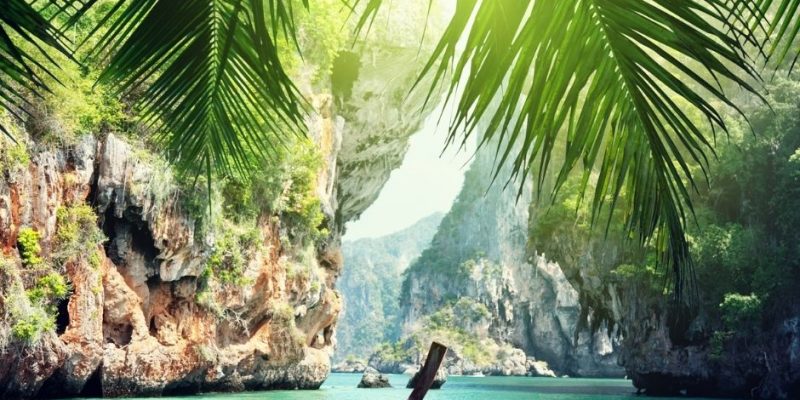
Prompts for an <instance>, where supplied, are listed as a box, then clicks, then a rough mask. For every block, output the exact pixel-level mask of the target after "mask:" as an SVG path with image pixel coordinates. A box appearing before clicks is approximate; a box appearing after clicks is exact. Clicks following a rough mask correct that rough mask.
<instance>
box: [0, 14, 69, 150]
mask: <svg viewBox="0 0 800 400" xmlns="http://www.w3.org/2000/svg"><path fill="white" fill-rule="evenodd" d="M23 43H24V44H26V46H22V44H23ZM50 49H55V51H58V52H61V53H62V54H64V55H66V56H68V57H71V54H72V53H71V50H70V43H69V41H68V40H67V39H66V38H65V37H64V34H63V31H61V30H60V29H57V28H56V27H55V26H53V25H52V24H51V23H50V22H49V21H48V20H47V19H45V18H44V17H42V15H41V14H40V13H39V12H38V11H37V10H36V9H35V8H34V7H33V6H32V5H31V4H29V3H28V2H26V1H25V0H4V1H3V4H2V8H0V71H2V74H0V107H2V108H4V109H6V110H7V111H9V112H10V113H12V114H14V115H15V116H16V117H18V118H21V115H19V113H18V112H17V110H20V109H22V110H23V112H24V108H23V107H19V106H20V105H23V104H25V103H27V101H28V100H27V96H28V95H29V94H31V95H40V92H41V91H48V90H49V88H48V85H47V80H48V78H49V80H52V81H55V82H58V79H57V78H56V76H55V75H54V74H53V72H52V71H53V70H54V69H57V68H58V65H57V63H56V62H55V61H53V59H52V58H51V57H50V55H49V54H48V50H50ZM0 131H2V132H3V133H4V134H5V135H7V136H8V137H9V138H10V139H12V140H14V138H13V137H12V136H11V134H10V132H9V131H8V129H7V128H6V127H4V126H2V125H0Z"/></svg>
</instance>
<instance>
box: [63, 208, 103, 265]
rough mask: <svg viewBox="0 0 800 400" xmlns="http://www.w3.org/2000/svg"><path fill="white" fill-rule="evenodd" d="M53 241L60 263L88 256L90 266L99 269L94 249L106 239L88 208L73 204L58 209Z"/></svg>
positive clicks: (92, 212) (91, 210)
mask: <svg viewBox="0 0 800 400" xmlns="http://www.w3.org/2000/svg"><path fill="white" fill-rule="evenodd" d="M55 239H56V240H55V248H56V250H57V251H56V255H57V257H58V258H59V259H60V261H67V260H70V259H73V258H75V257H79V256H81V255H84V254H89V262H90V264H92V263H96V264H92V266H95V265H96V266H97V267H99V264H100V259H99V255H98V254H96V253H97V250H96V247H97V245H98V244H100V243H102V242H103V241H105V240H106V237H105V235H104V234H103V232H102V230H100V227H98V226H97V215H96V214H95V212H94V210H93V209H92V208H91V207H90V206H88V205H86V204H74V205H68V206H61V207H59V208H58V209H57V210H56V237H55ZM93 258H95V260H93Z"/></svg>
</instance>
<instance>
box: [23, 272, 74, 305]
mask: <svg viewBox="0 0 800 400" xmlns="http://www.w3.org/2000/svg"><path fill="white" fill-rule="evenodd" d="M27 293H28V299H30V301H31V302H33V303H37V302H38V303H44V304H47V303H51V302H52V301H55V300H62V299H65V298H67V294H69V286H68V285H67V281H66V280H65V279H64V276H63V275H61V274H58V273H55V272H51V273H49V274H47V275H45V276H43V277H41V278H39V279H38V280H37V281H36V284H35V285H34V287H33V288H31V289H29V290H28V291H27Z"/></svg>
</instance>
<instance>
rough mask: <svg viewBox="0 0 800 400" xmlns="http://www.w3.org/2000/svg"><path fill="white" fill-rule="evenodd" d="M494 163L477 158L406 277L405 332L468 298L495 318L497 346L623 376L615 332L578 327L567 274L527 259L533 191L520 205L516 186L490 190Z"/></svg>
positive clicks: (590, 372) (575, 296) (558, 366)
mask: <svg viewBox="0 0 800 400" xmlns="http://www.w3.org/2000/svg"><path fill="white" fill-rule="evenodd" d="M492 161H493V159H492V153H491V151H486V152H483V153H479V154H478V156H477V158H476V160H475V162H474V163H473V165H472V166H471V167H470V170H469V171H468V172H467V175H466V178H465V183H464V187H463V189H462V191H461V193H460V194H459V196H458V198H457V200H456V202H455V204H454V205H453V208H452V209H451V211H450V212H449V213H448V214H447V215H446V216H445V218H444V219H443V221H442V223H441V225H440V227H439V230H438V232H437V234H436V236H435V237H434V239H433V242H432V244H431V247H430V248H429V249H427V250H426V251H425V252H423V254H422V256H421V257H420V259H419V260H418V261H417V262H416V263H415V264H414V265H412V267H411V268H410V269H409V270H408V272H407V273H406V274H407V275H406V278H405V282H404V287H403V293H402V299H401V304H402V305H403V321H404V329H405V332H406V333H407V334H408V333H411V332H414V331H415V330H417V329H419V325H420V323H421V321H422V320H423V319H424V318H425V316H427V315H431V314H433V313H434V312H435V311H436V310H437V309H440V308H442V307H443V306H445V305H446V304H448V303H452V302H453V301H455V300H457V299H459V298H468V299H470V300H472V301H475V302H477V303H480V304H482V305H484V306H485V307H486V308H487V309H488V311H489V313H490V314H491V318H489V321H490V323H489V326H488V332H489V336H490V337H491V338H493V339H495V340H497V341H500V342H504V343H509V344H511V345H513V346H514V347H516V348H519V349H522V350H524V352H525V354H527V355H528V356H532V357H535V358H536V359H538V360H544V361H546V362H547V363H549V365H550V367H552V369H553V370H555V371H556V372H558V373H560V374H570V375H580V376H621V375H622V373H623V372H622V369H621V368H620V367H619V366H618V365H617V349H618V340H617V335H616V334H615V332H612V331H610V330H609V329H608V327H607V326H602V327H600V328H599V329H598V330H596V331H594V332H592V331H590V330H589V329H588V328H586V327H584V326H582V325H579V317H580V316H581V311H582V309H581V304H580V302H579V293H578V291H577V290H576V289H575V288H574V287H573V285H572V284H571V283H570V282H569V281H568V280H567V278H566V276H565V275H564V272H563V271H562V269H561V267H560V266H559V265H558V264H557V263H554V262H550V261H548V260H547V259H546V258H545V257H544V256H534V257H529V256H528V255H527V250H526V249H527V244H528V222H529V218H530V210H529V204H530V203H531V190H530V187H529V186H526V187H524V188H523V191H522V194H521V195H520V197H519V199H517V190H516V189H517V186H516V184H514V183H512V184H510V185H509V186H508V187H507V188H506V189H504V188H503V185H502V182H501V183H495V184H494V185H492V186H491V187H490V186H489V184H490V182H491V173H492V165H493V164H492ZM501 176H504V175H502V173H501ZM487 188H489V191H488V193H487V192H486V190H487ZM484 194H485V196H484Z"/></svg>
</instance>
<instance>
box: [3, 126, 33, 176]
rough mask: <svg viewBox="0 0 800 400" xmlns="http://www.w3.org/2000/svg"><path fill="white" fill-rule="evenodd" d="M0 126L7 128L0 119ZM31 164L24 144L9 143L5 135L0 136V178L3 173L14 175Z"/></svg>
mask: <svg viewBox="0 0 800 400" xmlns="http://www.w3.org/2000/svg"><path fill="white" fill-rule="evenodd" d="M0 124H5V125H4V126H8V124H7V122H6V121H3V120H2V119H0ZM30 162H31V158H30V155H29V154H28V148H27V147H26V146H25V144H24V143H22V142H19V143H11V142H10V141H9V140H8V138H7V137H6V136H5V135H0V176H2V175H3V173H4V172H9V173H12V174H13V173H16V172H17V171H18V170H21V169H24V168H27V167H28V165H29V164H30Z"/></svg>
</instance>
